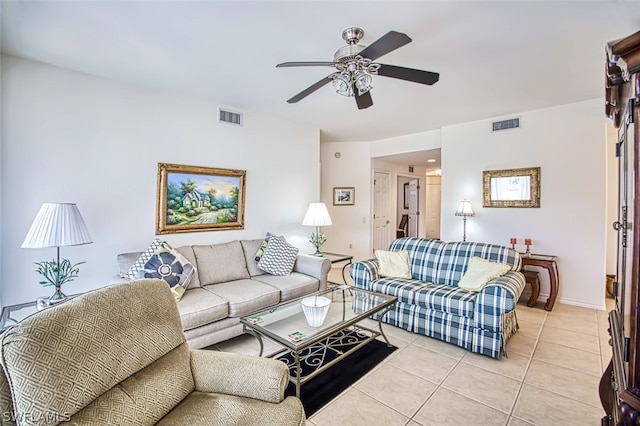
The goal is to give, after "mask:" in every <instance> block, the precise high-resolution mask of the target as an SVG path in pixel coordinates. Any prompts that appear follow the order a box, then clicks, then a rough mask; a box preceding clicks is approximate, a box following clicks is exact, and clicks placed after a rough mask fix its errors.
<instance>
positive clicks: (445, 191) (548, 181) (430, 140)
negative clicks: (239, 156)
mask: <svg viewBox="0 0 640 426" xmlns="http://www.w3.org/2000/svg"><path fill="white" fill-rule="evenodd" d="M602 105H603V101H602V99H595V100H589V101H585V102H579V103H574V104H569V105H562V106H558V107H553V108H546V109H540V110H536V111H528V112H523V113H518V114H514V115H518V116H520V117H521V123H522V127H521V128H520V129H517V130H508V131H503V132H498V133H492V132H491V121H492V120H482V121H477V122H472V123H465V124H461V125H456V126H451V127H446V128H443V129H442V130H441V131H431V132H425V133H424V134H418V135H409V136H407V137H404V138H403V137H398V138H393V140H384V141H376V142H372V143H370V145H371V146H370V150H369V151H370V156H371V157H377V156H381V155H391V154H399V153H403V152H410V151H419V150H424V149H433V148H439V147H441V148H442V151H441V152H442V208H441V211H442V218H441V220H442V222H441V227H442V229H441V238H442V239H443V240H444V241H458V240H461V239H462V219H461V218H460V217H456V216H454V212H455V211H456V208H457V206H458V203H459V202H460V200H462V199H464V198H467V199H469V200H471V203H472V206H473V208H474V210H475V212H476V216H475V217H472V218H469V220H468V221H467V239H468V240H470V241H485V242H491V243H497V244H508V243H509V238H510V237H517V238H518V239H520V240H522V239H523V238H525V237H527V238H532V239H533V246H532V250H533V252H536V253H544V254H553V255H557V256H558V259H559V260H558V267H559V270H560V289H559V297H558V301H560V302H565V303H570V304H574V305H581V306H587V307H594V308H600V309H604V291H605V287H604V282H605V274H606V273H605V264H606V258H607V234H608V231H607V228H608V227H609V224H608V223H607V220H606V203H607V175H606V164H607V162H608V160H607V155H609V156H610V155H612V154H613V152H612V150H611V149H609V148H607V147H606V134H605V128H606V119H605V117H604V113H603V109H602V108H603V107H602ZM509 117H512V116H509ZM499 118H500V117H497V118H495V119H499ZM495 119H494V120H495ZM336 145H339V146H336ZM348 145H349V144H348V143H344V144H332V146H331V148H330V149H331V151H332V152H333V151H337V150H342V149H345V148H344V147H346V146H348ZM424 145H427V146H424ZM326 148H327V147H325V144H323V145H322V147H321V152H322V158H323V164H322V169H323V177H322V182H323V188H324V187H325V183H327V179H328V178H327V177H328V176H331V175H332V174H333V173H334V172H335V170H336V167H335V165H334V164H333V163H327V162H325V161H324V159H325V155H326V152H325V151H326ZM365 152H366V150H365V149H363V150H362V151H360V154H359V155H360V157H358V158H357V159H354V161H358V164H359V165H360V167H359V168H357V169H355V168H353V169H352V168H351V167H350V166H351V164H348V165H346V167H343V170H342V178H343V179H349V173H353V175H355V174H356V173H361V174H367V176H368V173H370V170H364V168H365V164H366V162H367V159H366V158H363V157H364V156H365V154H364V153H365ZM518 167H541V181H542V182H541V207H540V208H526V209H525V208H516V209H513V208H503V209H498V208H492V209H491V208H482V172H483V171H484V170H494V169H510V168H518ZM369 182H370V180H363V181H362V184H363V185H369ZM358 190H359V193H362V192H370V187H369V186H366V187H363V188H358ZM323 196H324V193H323ZM366 213H367V212H364V211H363V212H361V214H366ZM333 228H334V229H332V232H333V233H334V235H335V236H336V238H337V239H338V240H339V241H351V240H354V239H356V238H362V239H366V240H363V241H362V243H361V244H362V245H363V246H364V245H368V244H370V231H369V226H367V229H366V230H364V229H358V233H357V234H355V233H354V232H353V231H352V229H350V228H349V227H348V226H341V225H337V226H334V227H333ZM518 248H519V249H520V250H524V246H523V245H520V246H519V247H518ZM541 280H542V288H541V299H542V298H546V296H547V295H548V292H549V286H548V282H549V281H548V278H547V277H546V275H545V274H544V273H541Z"/></svg>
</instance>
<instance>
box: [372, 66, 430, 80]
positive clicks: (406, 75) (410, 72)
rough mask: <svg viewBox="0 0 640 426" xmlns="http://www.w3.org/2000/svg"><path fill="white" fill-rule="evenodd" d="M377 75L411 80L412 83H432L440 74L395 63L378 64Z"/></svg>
mask: <svg viewBox="0 0 640 426" xmlns="http://www.w3.org/2000/svg"><path fill="white" fill-rule="evenodd" d="M378 75H382V76H385V77H391V78H399V79H400V80H407V81H413V82H414V83H420V84H428V85H432V84H434V83H436V82H437V81H438V80H439V79H440V74H438V73H437V72H431V71H422V70H416V69H413V68H405V67H398V66H395V65H385V64H380V69H378Z"/></svg>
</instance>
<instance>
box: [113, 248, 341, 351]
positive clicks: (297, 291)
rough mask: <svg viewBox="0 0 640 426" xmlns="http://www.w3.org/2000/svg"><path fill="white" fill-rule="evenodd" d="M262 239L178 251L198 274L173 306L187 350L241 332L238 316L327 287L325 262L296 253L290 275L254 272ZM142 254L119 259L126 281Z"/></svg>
mask: <svg viewBox="0 0 640 426" xmlns="http://www.w3.org/2000/svg"><path fill="white" fill-rule="evenodd" d="M262 242H263V240H262V239H255V240H240V241H238V240H236V241H231V242H228V243H224V244H213V245H188V246H182V247H176V250H177V251H178V252H179V253H180V254H182V255H183V256H184V257H185V258H187V260H189V262H191V263H192V264H193V265H195V266H196V268H197V271H196V273H195V274H194V277H193V278H192V280H191V281H190V282H189V285H188V286H187V290H186V291H185V293H184V295H183V296H182V298H181V299H180V301H179V302H178V303H177V305H178V311H179V312H180V319H181V321H182V328H183V330H184V334H185V337H186V339H187V343H188V344H189V346H190V347H191V348H204V347H207V346H210V345H213V344H214V343H217V342H221V341H223V340H227V339H230V338H232V337H235V336H239V335H240V334H242V332H243V331H242V325H241V324H240V317H241V316H244V315H247V314H249V313H251V312H254V311H257V310H260V309H264V308H267V307H269V306H273V305H276V304H278V303H280V302H283V301H287V300H291V299H295V298H298V297H302V296H304V295H307V294H309V293H313V292H315V291H318V290H324V289H325V288H326V287H327V274H328V273H329V269H330V268H331V262H330V261H329V260H328V259H325V258H322V257H317V256H311V255H305V254H299V255H298V256H297V259H296V263H295V266H294V268H293V272H292V273H291V274H290V275H287V276H275V275H270V274H267V273H264V272H263V271H261V270H260V269H258V266H257V262H256V261H255V254H256V252H257V251H258V249H259V248H260V245H261V244H262ZM139 256H140V252H137V253H122V254H119V255H118V256H117V262H118V265H119V268H120V274H119V276H118V278H117V279H116V281H122V280H124V278H123V277H126V272H127V271H128V270H129V267H130V266H131V265H132V264H133V263H134V262H135V261H136V259H138V257H139Z"/></svg>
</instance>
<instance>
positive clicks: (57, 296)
mask: <svg viewBox="0 0 640 426" xmlns="http://www.w3.org/2000/svg"><path fill="white" fill-rule="evenodd" d="M66 299H67V296H66V295H65V294H64V293H63V292H62V291H60V287H56V291H55V292H53V294H52V295H51V297H49V305H55V304H56V303H60V302H62V301H64V300H66Z"/></svg>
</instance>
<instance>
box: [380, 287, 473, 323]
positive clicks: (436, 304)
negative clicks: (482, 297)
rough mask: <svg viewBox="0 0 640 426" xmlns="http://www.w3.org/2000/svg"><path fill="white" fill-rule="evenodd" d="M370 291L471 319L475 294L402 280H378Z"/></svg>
mask: <svg viewBox="0 0 640 426" xmlns="http://www.w3.org/2000/svg"><path fill="white" fill-rule="evenodd" d="M371 290H372V291H375V292H378V293H384V294H389V295H392V296H396V297H397V298H398V300H399V301H401V302H404V303H409V304H412V305H418V306H421V307H425V308H427V309H433V310H436V311H442V312H446V313H450V314H455V315H460V316H463V317H468V318H473V310H474V305H475V301H476V296H477V293H474V292H469V291H467V290H464V289H461V288H458V287H454V286H450V285H441V284H432V283H427V282H424V281H419V280H413V279H404V278H380V279H378V280H375V281H373V282H372V283H371Z"/></svg>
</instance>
